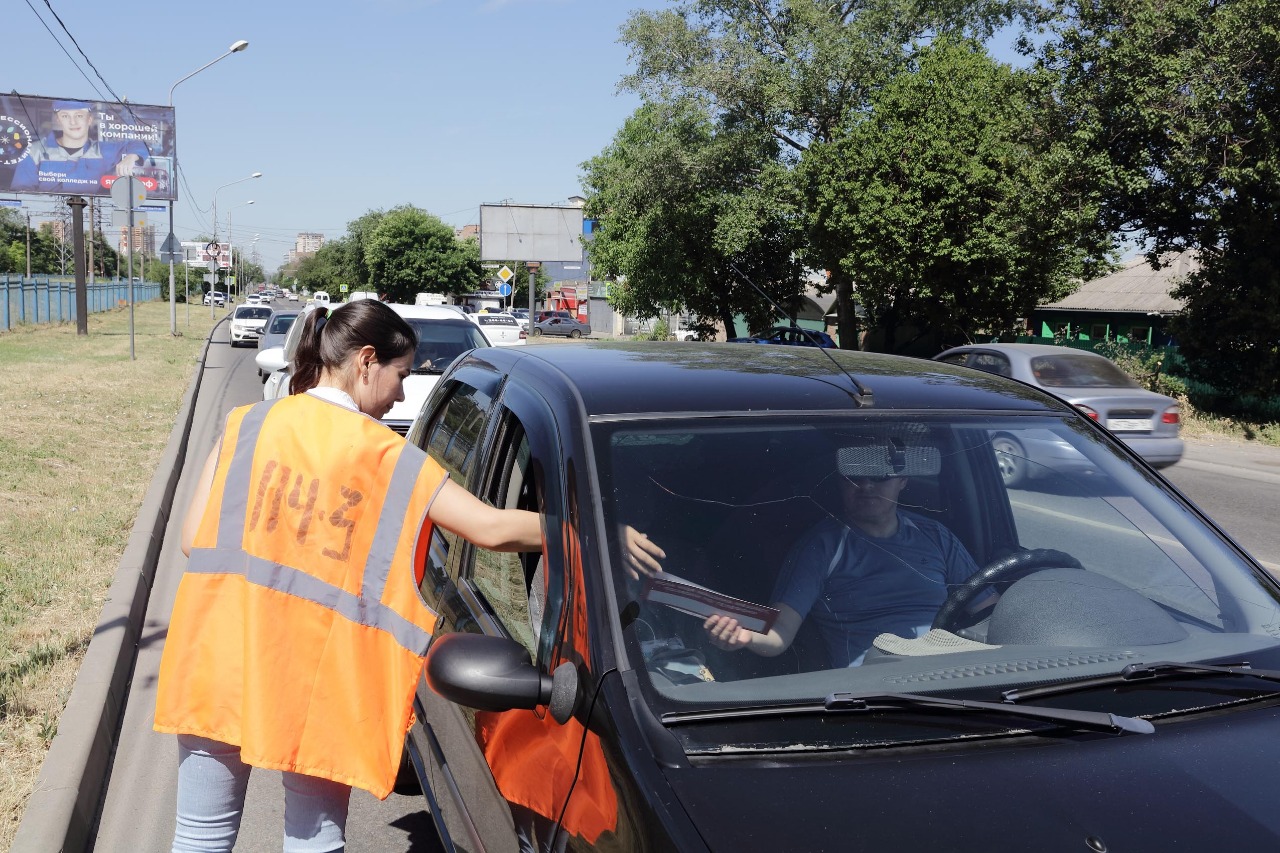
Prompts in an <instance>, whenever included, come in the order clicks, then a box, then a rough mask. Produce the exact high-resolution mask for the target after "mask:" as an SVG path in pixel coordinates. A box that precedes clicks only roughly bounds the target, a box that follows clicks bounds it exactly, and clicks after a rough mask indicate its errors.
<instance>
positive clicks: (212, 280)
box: [204, 272, 218, 284]
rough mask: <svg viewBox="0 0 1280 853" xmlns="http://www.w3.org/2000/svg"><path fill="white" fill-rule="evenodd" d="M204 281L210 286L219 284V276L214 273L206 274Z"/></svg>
mask: <svg viewBox="0 0 1280 853" xmlns="http://www.w3.org/2000/svg"><path fill="white" fill-rule="evenodd" d="M204 280H205V281H207V282H209V283H210V284H217V283H218V274H217V273H214V272H207V273H205V274H204Z"/></svg>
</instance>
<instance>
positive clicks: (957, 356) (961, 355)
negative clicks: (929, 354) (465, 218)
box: [938, 352, 969, 366]
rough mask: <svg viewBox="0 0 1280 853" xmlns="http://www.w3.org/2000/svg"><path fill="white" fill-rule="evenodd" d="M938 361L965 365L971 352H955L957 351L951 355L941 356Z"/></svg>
mask: <svg viewBox="0 0 1280 853" xmlns="http://www.w3.org/2000/svg"><path fill="white" fill-rule="evenodd" d="M938 361H940V362H942V363H943V364H958V365H961V366H964V365H965V364H967V363H968V361H969V353H967V352H955V353H952V354H951V355H946V356H943V357H941V358H939V359H938Z"/></svg>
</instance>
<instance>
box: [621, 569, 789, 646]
mask: <svg viewBox="0 0 1280 853" xmlns="http://www.w3.org/2000/svg"><path fill="white" fill-rule="evenodd" d="M640 599H641V600H642V601H652V602H653V603H655V604H665V605H666V606H668V607H671V608H674V609H675V610H679V611H680V612H681V613H688V614H690V615H692V616H701V617H703V618H704V619H705V618H706V617H708V616H714V615H717V614H718V615H721V616H732V617H733V618H734V619H737V620H738V624H739V625H741V626H742V627H743V628H746V629H747V630H748V631H754V632H755V633H757V634H767V633H769V629H770V628H772V627H773V620H774V619H777V618H778V611H777V609H776V608H773V607H765V606H764V605H763V604H756V603H754V602H751V601H743V600H742V599H741V598H734V597H733V596H731V595H724V594H723V593H719V592H716V591H715V590H714V589H707V588H706V587H705V586H699V585H698V584H696V583H693V582H691V581H687V580H685V579H684V578H680V577H676V576H675V575H673V574H670V573H668V572H662V573H661V574H656V575H649V576H648V577H647V578H645V582H644V589H643V590H642V591H641V593H640Z"/></svg>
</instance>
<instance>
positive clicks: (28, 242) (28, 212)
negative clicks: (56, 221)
mask: <svg viewBox="0 0 1280 853" xmlns="http://www.w3.org/2000/svg"><path fill="white" fill-rule="evenodd" d="M27 278H31V211H29V210H28V211H27Z"/></svg>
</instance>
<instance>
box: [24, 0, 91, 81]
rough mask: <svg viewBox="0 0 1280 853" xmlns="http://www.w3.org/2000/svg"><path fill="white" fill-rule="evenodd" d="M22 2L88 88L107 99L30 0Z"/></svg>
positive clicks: (55, 15)
mask: <svg viewBox="0 0 1280 853" xmlns="http://www.w3.org/2000/svg"><path fill="white" fill-rule="evenodd" d="M24 2H26V4H27V8H28V9H30V10H31V14H33V15H35V16H36V18H37V19H38V20H39V21H40V24H41V26H43V27H44V28H45V30H47V31H48V33H49V37H50V38H51V39H53V41H54V43H55V44H57V45H58V47H59V49H61V50H62V52H63V53H65V54H66V55H67V59H69V60H71V64H72V65H74V66H75V69H76V71H79V72H80V76H81V77H83V78H84V79H85V82H87V83H88V84H89V88H91V89H93V91H94V92H95V93H97V95H98V97H99V98H100V99H102V100H104V101H105V100H106V99H107V96H106V95H104V94H102V90H101V89H99V88H98V84H97V83H94V82H93V81H92V80H90V79H89V75H88V74H85V73H84V69H83V68H81V67H80V63H79V62H76V59H75V57H74V56H72V55H71V51H69V50H67V48H66V45H64V44H63V43H62V40H61V39H59V38H58V36H57V34H56V33H54V31H53V30H52V29H51V28H50V27H49V24H48V23H47V22H46V21H45V19H44V18H43V17H42V16H41V15H40V12H39V11H37V10H36V7H35V6H32V5H31V0H24ZM54 17H55V18H56V17H58V16H57V14H56V13H55V14H54ZM59 23H61V21H59ZM63 29H64V30H65V29H66V27H63ZM72 41H75V39H72ZM76 47H79V45H76ZM82 53H83V51H82ZM90 64H92V63H90ZM95 70H96V69H95ZM103 82H105V81H103ZM14 94H17V93H16V92H15V93H14Z"/></svg>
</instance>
